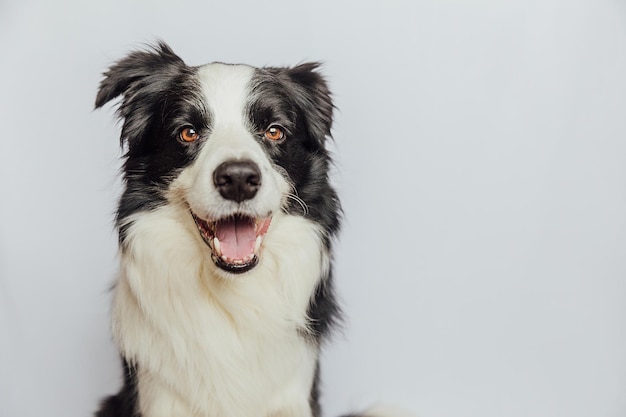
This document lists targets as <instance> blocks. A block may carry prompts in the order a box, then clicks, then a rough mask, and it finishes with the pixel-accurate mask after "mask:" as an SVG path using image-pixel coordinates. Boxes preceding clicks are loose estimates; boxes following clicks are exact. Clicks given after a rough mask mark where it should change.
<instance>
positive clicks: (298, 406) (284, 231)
mask: <svg viewBox="0 0 626 417" xmlns="http://www.w3.org/2000/svg"><path fill="white" fill-rule="evenodd" d="M131 220H132V225H131V226H130V228H129V230H128V234H127V240H126V242H127V245H126V246H125V248H124V250H122V253H121V268H120V274H119V279H118V283H117V286H116V288H115V297H114V305H113V333H114V337H115V339H116V341H117V343H118V345H119V347H120V349H121V351H122V353H123V354H124V356H125V357H126V358H127V359H129V360H131V361H133V362H135V363H137V364H138V369H139V374H138V391H139V407H140V410H141V412H142V414H143V416H144V417H165V416H168V417H179V416H180V417H183V416H185V417H189V416H202V417H209V416H211V417H213V416H228V417H251V416H255V417H263V416H280V415H290V416H303V417H305V416H309V415H310V414H309V407H308V398H309V394H310V389H311V383H312V381H313V376H314V373H315V366H316V360H317V354H318V348H317V347H316V346H315V345H314V344H313V343H311V342H309V341H307V340H306V338H304V337H303V336H302V330H303V329H304V328H306V323H307V317H306V312H307V308H308V305H309V302H310V298H311V294H312V293H313V291H314V289H315V287H316V285H317V284H318V282H319V280H320V277H321V276H322V274H323V273H324V272H325V269H326V268H327V267H328V256H327V255H326V254H325V253H324V251H323V250H322V247H323V245H322V244H321V240H320V236H319V229H318V228H317V227H316V226H315V224H314V223H312V222H310V221H308V220H305V219H304V218H302V217H297V216H288V215H284V214H277V215H276V216H275V217H274V219H273V222H272V225H271V227H270V230H269V231H268V233H267V236H266V238H265V240H264V242H263V247H262V254H261V257H260V262H259V265H258V266H257V267H256V268H255V269H254V270H252V271H250V272H248V273H246V274H244V275H242V276H231V277H226V276H224V275H223V274H222V273H220V272H218V270H216V268H215V266H214V265H213V263H212V261H211V259H210V255H209V251H208V248H207V247H206V246H205V244H204V243H203V242H202V240H201V239H200V237H199V236H198V232H197V229H196V228H195V226H194V224H193V220H192V219H191V216H190V215H189V212H188V211H187V210H185V208H184V207H177V206H174V205H166V206H164V207H162V208H159V209H157V210H154V211H153V212H150V213H142V214H140V215H136V216H135V217H134V218H132V219H131Z"/></svg>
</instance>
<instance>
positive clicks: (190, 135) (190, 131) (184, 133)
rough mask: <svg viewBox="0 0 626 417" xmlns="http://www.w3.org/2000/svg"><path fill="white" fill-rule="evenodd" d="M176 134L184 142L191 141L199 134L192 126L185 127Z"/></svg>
mask: <svg viewBox="0 0 626 417" xmlns="http://www.w3.org/2000/svg"><path fill="white" fill-rule="evenodd" d="M178 136H179V137H180V140H182V141H184V142H193V141H195V140H197V139H198V138H199V137H200V134H198V132H197V131H196V129H194V128H193V127H185V128H184V129H183V130H181V131H180V133H179V135H178Z"/></svg>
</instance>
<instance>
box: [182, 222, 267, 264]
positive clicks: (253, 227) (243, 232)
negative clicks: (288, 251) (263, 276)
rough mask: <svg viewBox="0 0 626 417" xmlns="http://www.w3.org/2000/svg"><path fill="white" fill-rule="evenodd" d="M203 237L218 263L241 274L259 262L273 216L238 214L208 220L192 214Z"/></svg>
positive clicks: (214, 260)
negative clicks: (262, 244)
mask: <svg viewBox="0 0 626 417" xmlns="http://www.w3.org/2000/svg"><path fill="white" fill-rule="evenodd" d="M191 215H192V216H193V219H194V221H195V222H196V226H198V230H199V231H200V236H201V237H202V239H203V240H204V241H205V242H206V244H207V245H208V246H209V248H210V249H211V257H212V259H213V262H215V265H217V266H218V267H219V268H221V269H223V270H224V271H227V272H232V273H235V274H241V273H244V272H248V271H249V270H251V269H252V268H254V267H255V266H256V265H257V263H258V262H259V258H258V257H259V252H260V249H261V243H262V242H263V237H264V236H265V233H267V229H268V228H269V226H270V222H271V221H272V217H271V216H270V217H267V218H264V219H255V218H252V217H250V216H246V215H240V214H236V215H234V216H229V217H226V218H223V219H220V220H216V221H206V220H203V219H201V218H200V217H198V216H196V215H195V214H194V213H191Z"/></svg>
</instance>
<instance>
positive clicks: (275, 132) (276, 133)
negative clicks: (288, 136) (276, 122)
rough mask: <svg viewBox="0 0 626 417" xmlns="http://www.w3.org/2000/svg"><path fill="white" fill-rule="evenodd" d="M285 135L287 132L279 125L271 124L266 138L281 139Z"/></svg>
mask: <svg viewBox="0 0 626 417" xmlns="http://www.w3.org/2000/svg"><path fill="white" fill-rule="evenodd" d="M284 137H285V132H283V129H281V128H280V127H278V126H270V128H269V129H267V130H266V131H265V138H266V139H269V140H281V139H282V138H284Z"/></svg>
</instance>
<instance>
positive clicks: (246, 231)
mask: <svg viewBox="0 0 626 417" xmlns="http://www.w3.org/2000/svg"><path fill="white" fill-rule="evenodd" d="M254 229H255V227H254V221H253V220H252V219H247V218H243V217H235V218H234V219H229V220H223V221H220V222H218V223H217V225H216V227H215V236H216V237H217V238H218V240H219V241H220V248H221V250H222V255H224V256H226V258H230V259H233V260H234V259H244V258H245V257H247V256H250V255H252V254H253V253H254V243H255V241H256V234H255V232H254Z"/></svg>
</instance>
